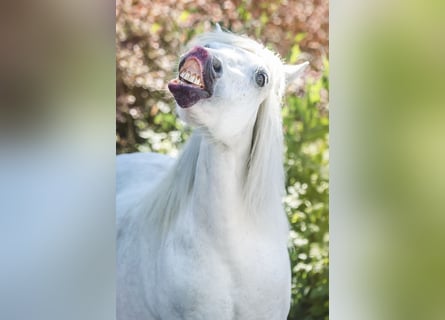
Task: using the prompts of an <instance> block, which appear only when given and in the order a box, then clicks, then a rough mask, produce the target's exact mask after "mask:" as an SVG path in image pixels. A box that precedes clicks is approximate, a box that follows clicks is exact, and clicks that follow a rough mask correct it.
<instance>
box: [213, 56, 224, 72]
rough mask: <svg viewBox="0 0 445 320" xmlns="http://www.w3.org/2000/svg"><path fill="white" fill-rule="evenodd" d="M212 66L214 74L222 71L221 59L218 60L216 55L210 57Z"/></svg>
mask: <svg viewBox="0 0 445 320" xmlns="http://www.w3.org/2000/svg"><path fill="white" fill-rule="evenodd" d="M212 67H213V70H214V71H215V73H216V74H221V73H222V64H221V60H219V59H218V58H217V57H213V58H212Z"/></svg>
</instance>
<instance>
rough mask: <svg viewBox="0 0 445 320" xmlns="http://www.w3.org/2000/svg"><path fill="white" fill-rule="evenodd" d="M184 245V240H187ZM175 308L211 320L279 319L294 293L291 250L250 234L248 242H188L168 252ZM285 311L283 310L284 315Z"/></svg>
mask: <svg viewBox="0 0 445 320" xmlns="http://www.w3.org/2000/svg"><path fill="white" fill-rule="evenodd" d="M183 241H184V240H183ZM162 278H164V279H165V280H166V281H165V282H164V284H165V285H166V288H165V289H166V291H165V292H166V293H167V296H168V304H169V306H166V307H167V308H169V309H170V310H177V311H178V314H181V315H193V313H194V312H196V314H204V315H206V319H257V320H258V319H269V320H270V319H279V318H276V317H277V314H281V313H282V312H286V311H287V308H288V303H289V295H290V270H289V259H288V255H287V249H286V246H279V245H278V244H276V243H273V242H268V241H265V240H264V239H261V238H260V237H252V236H249V235H248V236H247V237H244V239H243V242H239V241H238V240H237V241H227V242H226V243H223V244H222V243H217V242H212V239H209V238H201V239H200V238H199V237H195V238H194V239H189V240H188V241H187V240H186V241H184V242H183V243H176V245H172V246H171V247H169V248H168V249H167V251H166V252H165V263H163V277H162ZM283 310H284V311H283Z"/></svg>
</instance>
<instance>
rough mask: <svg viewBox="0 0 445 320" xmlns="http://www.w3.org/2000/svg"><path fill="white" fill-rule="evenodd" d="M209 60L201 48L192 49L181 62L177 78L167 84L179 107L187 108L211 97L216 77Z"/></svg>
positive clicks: (206, 52) (204, 50)
mask: <svg viewBox="0 0 445 320" xmlns="http://www.w3.org/2000/svg"><path fill="white" fill-rule="evenodd" d="M211 60H212V59H211V56H210V54H209V53H208V51H207V50H206V49H204V48H203V47H194V48H193V49H192V50H191V51H190V52H189V53H187V54H186V56H185V57H184V58H183V59H182V60H181V62H180V63H179V72H178V73H179V74H178V77H177V78H176V79H173V80H171V81H170V82H169V83H168V89H169V90H170V92H171V93H172V94H173V97H174V98H175V100H176V103H177V104H178V106H179V107H181V108H189V107H191V106H193V105H194V104H196V103H197V102H198V101H199V100H201V99H206V98H210V97H211V96H212V94H213V87H214V84H215V80H216V77H215V75H214V74H213V73H212V71H211V68H210V66H211Z"/></svg>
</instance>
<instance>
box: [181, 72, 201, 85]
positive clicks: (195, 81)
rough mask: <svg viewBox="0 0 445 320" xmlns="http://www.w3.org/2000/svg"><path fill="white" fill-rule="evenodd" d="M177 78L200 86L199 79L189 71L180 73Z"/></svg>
mask: <svg viewBox="0 0 445 320" xmlns="http://www.w3.org/2000/svg"><path fill="white" fill-rule="evenodd" d="M179 77H180V78H182V79H184V80H186V81H188V82H190V83H192V84H195V85H197V86H202V82H201V78H200V77H199V76H198V75H197V74H195V73H194V74H192V73H191V72H190V71H182V72H181V73H180V74H179Z"/></svg>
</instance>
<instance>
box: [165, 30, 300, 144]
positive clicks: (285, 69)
mask: <svg viewBox="0 0 445 320" xmlns="http://www.w3.org/2000/svg"><path fill="white" fill-rule="evenodd" d="M304 67H305V65H298V66H292V67H290V66H286V65H284V64H283V63H282V61H281V60H280V58H279V57H278V56H277V55H275V54H274V53H272V52H271V51H270V50H268V49H266V48H265V47H263V46H262V45H261V44H259V43H257V42H255V41H254V40H251V39H249V38H246V37H243V36H237V35H235V34H232V33H229V32H224V31H222V30H221V28H220V27H218V26H217V28H216V30H215V31H213V32H209V33H205V34H203V35H201V36H198V37H197V38H195V39H194V40H193V41H192V42H191V43H190V44H189V45H188V50H187V52H186V53H185V54H184V55H183V56H182V57H181V59H180V62H179V68H178V77H177V78H176V79H174V80H172V81H170V82H169V84H168V88H169V90H170V91H171V93H172V94H173V96H174V98H175V100H176V104H177V112H178V114H179V116H180V117H181V119H182V120H184V121H185V122H186V123H188V124H190V125H192V126H196V127H200V128H204V129H205V130H206V131H207V132H208V133H209V134H210V136H211V137H212V138H214V139H216V140H220V141H223V142H226V143H228V142H230V141H233V139H234V138H235V137H236V136H237V135H238V134H242V133H244V132H245V130H250V131H252V130H253V127H254V125H255V122H256V120H257V119H258V113H259V110H260V108H261V106H262V105H264V104H265V102H266V101H269V102H273V104H274V105H275V106H272V107H271V108H272V109H274V110H273V112H274V113H275V115H279V106H280V103H281V98H282V95H283V91H284V84H285V79H286V77H287V76H288V77H289V78H290V77H293V76H295V75H296V74H298V73H300V72H301V71H302V70H303V69H304ZM266 104H267V103H266Z"/></svg>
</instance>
